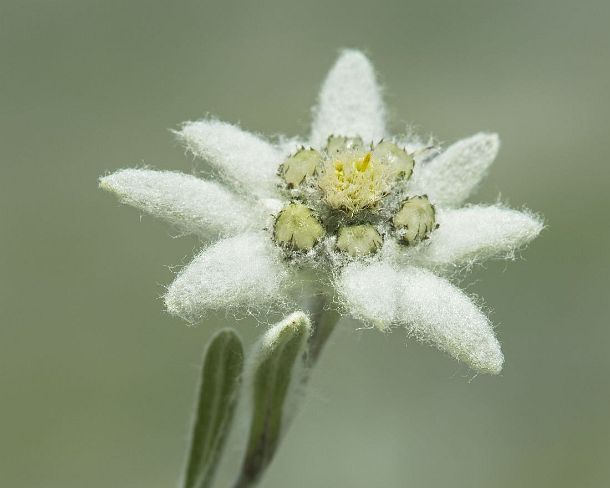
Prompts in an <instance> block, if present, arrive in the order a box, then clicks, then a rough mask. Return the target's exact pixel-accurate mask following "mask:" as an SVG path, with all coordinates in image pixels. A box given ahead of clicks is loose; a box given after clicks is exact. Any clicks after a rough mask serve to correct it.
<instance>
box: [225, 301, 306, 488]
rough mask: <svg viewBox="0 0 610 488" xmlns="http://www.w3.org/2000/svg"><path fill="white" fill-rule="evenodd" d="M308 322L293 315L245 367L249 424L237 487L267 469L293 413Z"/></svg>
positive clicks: (272, 332) (261, 344)
mask: <svg viewBox="0 0 610 488" xmlns="http://www.w3.org/2000/svg"><path fill="white" fill-rule="evenodd" d="M310 333H311V323H310V321H309V319H308V318H307V315H305V314H304V313H303V312H295V313H293V314H292V315H290V316H289V317H287V318H286V319H285V320H284V321H282V322H280V323H279V324H277V325H275V326H274V327H272V328H271V329H269V331H267V333H266V334H265V335H264V337H263V338H262V339H261V341H260V342H259V343H258V344H257V346H256V347H255V349H254V351H253V352H252V356H251V357H250V359H249V362H248V366H247V369H246V371H247V373H246V374H247V376H246V382H247V383H246V386H247V387H248V388H249V389H250V391H249V393H250V401H251V402H252V405H251V409H252V422H251V424H250V433H249V438H248V445H247V448H246V454H245V457H244V461H243V464H242V468H241V473H240V477H239V479H238V481H237V483H236V485H235V486H236V487H248V486H253V485H255V484H256V483H257V482H258V481H259V479H260V477H261V475H262V474H263V472H264V470H265V469H266V468H267V466H268V465H269V463H270V462H271V460H272V459H273V455H274V454H275V450H276V448H277V446H278V444H279V441H280V440H281V437H282V435H283V434H284V431H285V430H286V428H287V427H288V424H289V417H290V416H291V414H292V413H293V409H294V403H295V402H294V401H293V398H292V397H293V396H294V395H295V394H296V392H298V390H299V389H300V387H301V386H302V382H303V379H304V378H305V376H304V372H305V370H304V355H305V351H306V348H307V339H308V337H309V335H310Z"/></svg>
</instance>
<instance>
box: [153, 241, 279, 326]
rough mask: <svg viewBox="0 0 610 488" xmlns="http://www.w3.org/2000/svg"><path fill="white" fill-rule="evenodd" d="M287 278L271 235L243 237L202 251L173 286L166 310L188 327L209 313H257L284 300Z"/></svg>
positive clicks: (168, 292) (168, 293)
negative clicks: (227, 311) (211, 311)
mask: <svg viewBox="0 0 610 488" xmlns="http://www.w3.org/2000/svg"><path fill="white" fill-rule="evenodd" d="M287 278H288V271H287V269H286V268H285V266H284V264H283V263H282V261H281V258H280V252H279V250H278V249H277V248H276V247H275V246H274V245H273V242H272V241H271V239H270V238H269V236H268V235H267V234H265V233H262V232H256V233H247V234H241V235H238V236H235V237H231V238H228V239H224V240H221V241H219V242H217V243H216V244H214V245H213V246H210V247H208V248H207V249H204V250H203V251H201V252H200V253H199V254H198V255H197V256H196V257H195V259H193V261H192V262H191V263H190V264H188V265H187V266H186V267H185V268H184V269H183V270H182V271H181V272H180V273H179V274H178V276H177V277H176V279H175V280H174V282H173V283H172V284H171V285H170V286H169V288H168V290H167V293H166V295H165V305H166V307H167V310H168V311H169V312H170V313H172V314H174V315H178V316H180V317H182V318H184V319H186V320H189V321H196V320H197V319H199V318H201V317H202V316H203V315H205V313H206V312H208V311H210V310H221V309H232V310H236V309H249V310H256V309H259V308H262V307H263V306H265V305H266V304H268V303H272V302H277V301H279V300H281V297H282V292H283V291H284V285H285V284H286V281H287Z"/></svg>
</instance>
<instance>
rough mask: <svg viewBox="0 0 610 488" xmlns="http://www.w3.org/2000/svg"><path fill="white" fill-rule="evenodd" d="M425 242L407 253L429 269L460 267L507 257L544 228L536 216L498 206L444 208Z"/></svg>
mask: <svg viewBox="0 0 610 488" xmlns="http://www.w3.org/2000/svg"><path fill="white" fill-rule="evenodd" d="M437 222H438V223H439V228H438V229H436V230H435V231H434V233H433V234H432V236H431V238H430V240H429V242H427V243H426V244H425V245H422V246H418V247H417V248H414V249H413V253H412V254H410V253H409V254H407V256H409V257H410V258H412V259H413V260H414V261H415V262H417V263H420V264H422V265H425V266H430V267H437V266H438V267H447V266H452V265H453V266H464V265H469V264H473V263H475V262H478V261H483V260H485V259H489V258H491V257H494V256H503V257H511V256H512V255H513V254H514V252H515V251H516V250H517V249H519V248H520V247H522V246H524V245H526V244H527V243H528V242H530V241H531V240H533V239H534V238H536V236H538V234H540V231H542V229H543V227H544V223H543V222H542V220H541V219H540V217H538V216H536V215H534V214H531V213H529V212H520V211H518V210H512V209H509V208H505V207H502V206H500V205H493V206H483V205H475V206H470V207H464V208H460V209H447V210H443V211H439V212H438V214H437Z"/></svg>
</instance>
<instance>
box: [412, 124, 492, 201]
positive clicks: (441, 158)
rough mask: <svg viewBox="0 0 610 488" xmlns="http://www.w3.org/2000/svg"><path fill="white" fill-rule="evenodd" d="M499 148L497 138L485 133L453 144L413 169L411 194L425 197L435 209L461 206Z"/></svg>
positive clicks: (481, 177) (483, 174)
mask: <svg viewBox="0 0 610 488" xmlns="http://www.w3.org/2000/svg"><path fill="white" fill-rule="evenodd" d="M499 148H500V139H499V138H498V135H497V134H488V133H484V132H481V133H479V134H475V135H474V136H472V137H468V138H466V139H462V140H460V141H458V142H456V143H455V144H453V145H451V146H449V147H448V148H447V149H446V150H445V151H444V152H442V153H441V154H439V155H438V156H436V157H435V158H434V159H432V160H431V161H429V162H427V163H424V164H423V165H421V167H419V168H417V167H416V172H415V175H414V182H413V187H414V191H416V192H418V193H425V194H427V195H428V197H429V198H430V201H431V202H433V203H434V204H435V205H440V206H448V207H456V206H459V205H461V204H462V203H464V202H465V201H466V200H467V199H468V197H469V196H470V194H471V193H472V192H473V191H474V190H475V188H476V187H477V185H478V184H479V182H480V181H481V180H482V179H483V177H484V176H485V173H486V172H487V169H488V168H489V166H491V164H492V163H493V162H494V160H495V159H496V156H497V154H498V150H499Z"/></svg>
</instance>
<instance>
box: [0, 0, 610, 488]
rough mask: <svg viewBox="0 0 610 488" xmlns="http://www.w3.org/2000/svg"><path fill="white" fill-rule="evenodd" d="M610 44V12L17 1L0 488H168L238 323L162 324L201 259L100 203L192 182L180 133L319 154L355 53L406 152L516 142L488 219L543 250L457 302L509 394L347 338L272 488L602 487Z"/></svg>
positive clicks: (6, 131)
mask: <svg viewBox="0 0 610 488" xmlns="http://www.w3.org/2000/svg"><path fill="white" fill-rule="evenodd" d="M609 19H610V3H609V2H607V1H601V0H600V1H583V2H571V1H567V0H559V1H555V0H547V1H514V2H504V1H489V0H488V1H483V0H481V1H468V0H466V1H434V0H411V1H408V0H407V1H405V0H396V1H353V2H347V1H345V2H340V3H335V2H329V1H301V2H298V3H295V2H288V1H282V0H276V1H261V2H258V1H242V2H230V1H224V2H221V1H204V0H199V1H172V2H170V1H148V2H147V1H134V0H132V1H127V0H121V1H118V0H38V1H35V0H12V1H8V0H0V165H1V166H0V167H1V169H2V172H1V173H0V174H1V176H0V185H1V189H0V219H1V225H0V266H1V267H0V317H1V323H0V486H2V487H11V488H72V487H74V488H76V487H78V488H82V487H87V488H97V487H104V488H108V487H121V488H122V487H128V488H131V487H133V488H139V487H142V488H153V487H155V488H156V487H159V488H165V487H173V486H175V483H176V479H177V477H178V475H179V473H180V471H181V469H182V466H183V457H184V451H185V441H186V439H187V431H188V419H189V417H190V413H191V405H192V401H193V398H194V389H195V385H196V382H197V370H198V367H199V363H200V355H201V352H202V349H203V347H204V344H205V343H206V341H207V339H208V338H209V337H210V334H211V332H212V331H213V330H215V329H216V328H218V327H219V326H220V324H221V323H222V320H221V318H215V319H213V320H210V321H208V322H206V323H203V324H201V325H200V326H199V327H197V328H187V327H185V325H184V324H183V323H182V322H180V321H179V320H176V319H174V318H171V317H169V316H168V315H166V314H165V313H164V312H163V307H162V302H161V300H160V299H159V297H160V296H161V294H162V293H163V285H164V284H166V283H168V281H169V280H171V277H172V275H173V271H172V269H171V268H170V266H176V265H180V264H183V263H185V262H186V260H187V259H188V257H189V256H190V255H191V253H192V252H193V250H194V249H195V246H196V242H195V241H194V240H192V239H189V238H185V239H172V238H170V237H171V236H170V233H169V231H168V229H167V228H166V227H165V226H164V225H163V224H161V223H159V222H156V221H154V220H153V219H152V218H149V217H146V216H145V217H142V218H141V216H140V214H139V213H138V212H137V211H135V210H133V209H129V208H126V207H123V208H121V207H120V206H119V205H118V204H117V203H116V202H115V200H114V199H113V198H112V197H111V196H109V195H106V194H103V193H102V192H101V191H99V190H98V189H97V188H96V179H97V177H98V175H100V174H102V173H104V172H106V171H110V170H114V169H117V168H120V167H125V166H129V165H134V164H142V163H145V164H149V165H152V166H155V167H157V168H164V169H177V170H184V171H190V170H191V168H192V166H193V162H192V160H190V159H189V158H188V157H186V156H185V155H184V153H183V150H182V149H181V148H180V147H178V145H177V144H176V142H175V141H173V139H172V137H171V135H170V133H169V132H168V128H174V127H176V126H177V124H178V123H180V122H181V121H183V120H186V119H192V118H196V117H198V116H202V115H204V114H206V113H210V114H214V115H217V116H219V117H220V118H222V119H225V120H228V121H239V122H240V123H241V124H242V125H243V126H245V127H246V128H248V129H252V130H256V131H260V132H264V133H270V134H273V133H278V132H286V133H288V134H295V133H304V132H306V131H307V128H308V121H309V114H310V111H309V110H310V106H311V104H312V103H313V101H314V99H315V96H316V93H317V90H318V87H319V84H320V82H321V80H322V79H323V77H324V75H325V73H326V71H327V70H328V69H329V67H330V66H331V64H332V62H333V61H334V58H335V56H336V54H337V51H338V49H339V48H341V47H359V48H363V49H365V50H366V51H367V52H368V53H369V54H370V55H371V56H372V58H373V60H374V62H375V64H376V66H377V68H378V70H379V72H380V74H381V79H382V81H383V83H384V85H385V86H386V98H387V101H388V103H389V105H390V107H391V114H392V120H393V125H394V128H395V129H397V130H400V129H403V128H404V127H405V126H406V124H413V125H415V126H416V128H417V129H418V130H420V131H421V132H422V133H434V134H435V135H437V136H438V137H439V138H440V139H441V140H444V141H453V140H455V139H456V138H459V137H462V136H466V135H469V134H471V133H474V132H476V131H478V130H481V129H486V130H496V131H498V132H500V134H501V136H502V140H503V146H502V150H501V155H500V157H499V159H498V161H497V164H496V165H495V166H494V168H493V170H492V171H491V174H490V175H489V178H488V179H487V180H486V182H485V184H484V185H483V187H482V188H481V191H480V193H479V194H478V196H477V198H478V199H479V200H485V201H493V200H495V199H496V198H497V196H498V194H499V193H500V192H501V194H502V196H503V198H504V199H505V200H507V201H509V203H511V204H512V205H514V206H517V207H519V206H521V205H524V204H526V205H528V206H529V207H530V208H532V209H535V210H537V211H540V212H542V213H543V214H544V215H545V216H546V218H547V219H548V224H549V227H548V229H547V230H546V231H545V232H544V234H543V235H542V237H541V238H540V239H539V240H537V241H536V242H535V243H534V244H533V245H532V246H531V247H530V248H529V249H528V250H527V251H526V252H525V253H524V254H523V259H519V260H517V261H516V262H514V263H509V264H504V263H492V264H490V265H488V266H487V267H486V268H485V269H479V270H477V271H476V272H475V273H474V274H473V275H472V276H471V277H470V278H469V279H468V280H467V281H466V282H465V284H467V285H468V290H469V291H471V292H473V293H478V294H481V295H482V296H483V297H484V298H485V300H486V303H487V305H488V306H489V307H490V308H492V309H493V312H492V318H493V320H494V322H495V323H497V324H498V332H499V336H500V338H501V340H502V343H503V348H504V352H505V355H506V359H507V363H506V368H505V370H504V372H503V374H502V375H501V376H500V377H483V376H478V377H475V378H474V379H473V378H472V373H471V372H469V371H468V370H467V369H465V368H464V367H462V366H460V365H458V364H456V363H455V362H454V361H452V360H450V359H448V358H447V357H445V356H443V355H442V354H440V353H438V352H436V351H435V350H433V349H431V348H428V347H426V346H422V345H419V344H416V343H411V342H409V344H408V345H406V339H405V336H404V334H403V333H401V332H400V331H397V332H394V333H393V334H391V335H382V334H379V333H377V332H375V331H357V330H356V324H354V323H350V322H346V323H344V324H343V326H342V328H341V330H340V331H339V332H338V333H337V334H336V337H334V340H333V341H332V343H331V345H330V346H329V347H328V349H327V350H326V352H325V355H324V357H323V359H322V361H321V363H320V365H319V368H318V370H317V372H316V374H315V376H314V378H313V383H312V391H311V392H310V394H309V396H308V400H307V403H306V406H305V408H304V409H303V411H302V412H301V415H300V416H299V417H298V418H297V420H296V423H295V424H294V428H293V429H292V430H291V432H290V434H289V436H288V437H287V438H286V441H285V443H284V445H283V448H282V449H281V452H280V454H279V456H278V457H277V458H276V460H275V462H274V463H273V465H272V467H271V469H270V471H269V473H268V476H267V477H266V480H265V482H264V483H263V485H264V486H265V487H287V486H290V487H294V488H299V487H307V488H310V487H350V488H357V487H384V488H385V487H390V488H394V487H447V486H451V487H453V488H462V487H464V488H473V487H498V488H509V487H516V486H518V487H528V488H529V487H532V488H541V487H549V488H550V487H552V488H560V487H579V488H582V487H607V486H610V462H609V459H610V414H609V412H610V381H609V376H610V353H609V346H610V325H609V323H610V322H609V320H608V312H609V301H610V297H609V296H608V291H609V287H608V272H609V269H610V266H609V264H610V263H609V260H608V251H609V247H610V246H609V244H610V225H609V218H608V212H609V210H610V196H609V194H608V187H609V182H608V181H609V178H610V164H609V162H608V156H607V153H608V149H607V147H606V144H608V138H609V133H610V130H609V129H610V96H609V93H610V33H609V28H608V23H609ZM236 325H237V327H238V328H239V330H240V331H241V332H242V333H243V335H244V337H245V338H247V339H248V340H249V341H251V340H253V339H254V338H255V337H256V336H257V335H258V334H260V333H261V332H262V329H261V328H256V327H255V325H254V324H253V323H252V322H249V321H243V322H240V323H238V324H236Z"/></svg>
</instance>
